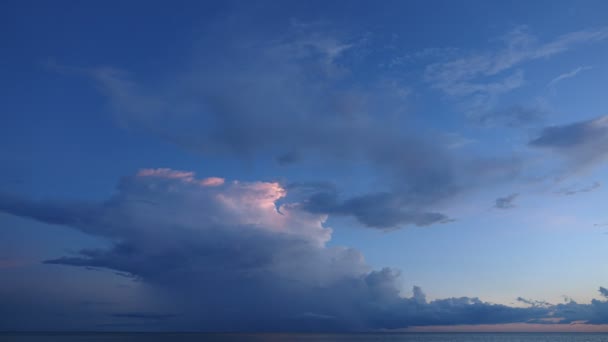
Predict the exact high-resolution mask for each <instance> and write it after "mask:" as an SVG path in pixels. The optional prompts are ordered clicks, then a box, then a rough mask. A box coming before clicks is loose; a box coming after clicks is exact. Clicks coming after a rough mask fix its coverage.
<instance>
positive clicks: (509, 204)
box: [494, 194, 519, 209]
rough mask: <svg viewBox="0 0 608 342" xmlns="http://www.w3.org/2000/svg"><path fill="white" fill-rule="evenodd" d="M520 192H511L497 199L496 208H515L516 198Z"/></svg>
mask: <svg viewBox="0 0 608 342" xmlns="http://www.w3.org/2000/svg"><path fill="white" fill-rule="evenodd" d="M518 196H519V194H511V195H509V196H506V197H500V198H497V199H496V203H495V204H494V208H497V209H512V208H515V200H516V199H517V197H518Z"/></svg>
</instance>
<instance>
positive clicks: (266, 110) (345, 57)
mask: <svg viewBox="0 0 608 342" xmlns="http://www.w3.org/2000/svg"><path fill="white" fill-rule="evenodd" d="M210 25H220V26H221V25H225V24H210ZM231 29H232V30H233V31H234V32H232V31H231V34H219V36H204V37H202V38H201V39H200V42H201V43H200V44H201V46H202V47H204V48H205V49H204V51H205V53H193V56H192V62H191V63H189V64H187V65H186V66H184V69H185V71H184V72H181V73H173V74H168V75H166V76H164V77H158V78H157V79H152V80H150V79H146V81H145V82H144V81H141V80H138V78H137V75H134V74H129V73H128V72H126V71H121V70H117V69H115V68H111V67H99V68H90V69H77V70H78V72H79V73H83V74H86V75H88V76H89V77H91V78H92V79H94V80H95V81H96V82H97V84H98V85H99V88H100V89H101V90H102V92H103V93H104V94H105V95H106V96H107V98H108V102H109V104H110V106H111V108H112V111H113V112H114V113H115V115H116V118H117V121H118V122H119V123H120V125H122V126H124V127H126V128H134V129H138V130H143V131H146V132H148V133H150V134H153V135H155V136H157V137H160V138H162V139H164V140H166V141H170V142H172V143H174V144H177V145H179V146H181V147H184V148H186V149H189V150H195V151H197V152H200V153H203V154H205V155H221V156H230V157H237V158H241V159H243V160H248V159H250V158H253V157H254V156H260V155H264V156H268V157H271V158H273V159H275V160H276V161H277V162H278V163H279V164H280V165H291V164H295V163H308V164H306V166H308V167H311V168H312V169H314V170H317V171H320V172H321V173H322V172H326V171H327V170H331V168H343V167H345V166H347V167H356V168H364V169H366V170H367V169H369V176H368V177H369V179H373V180H379V183H380V184H379V185H378V186H377V187H376V189H375V190H374V191H369V193H362V194H361V193H358V192H357V194H356V195H353V193H355V191H353V190H352V189H351V187H352V185H348V184H336V186H337V187H339V188H340V191H341V192H340V194H339V195H340V196H338V197H339V198H337V199H336V201H334V202H333V203H329V202H327V204H331V206H328V207H326V208H320V207H319V203H317V204H316V205H310V206H308V208H315V211H314V212H315V213H326V214H334V215H348V216H352V217H355V218H356V219H358V220H359V221H360V222H361V223H362V224H363V225H364V226H368V227H372V228H379V229H387V228H390V229H394V228H402V227H404V226H407V225H430V224H434V223H440V222H445V219H446V218H447V216H448V215H447V214H446V213H441V212H438V209H437V208H436V207H437V206H438V204H439V202H442V201H446V200H449V199H450V198H452V197H453V196H454V195H456V194H458V193H460V192H464V191H470V190H474V189H476V188H479V187H481V186H486V185H490V184H496V183H498V182H501V181H504V180H507V179H510V178H512V177H514V175H516V174H517V172H518V171H519V170H518V168H519V167H520V166H521V165H520V163H519V162H518V161H517V160H515V161H514V160H513V159H509V160H500V158H486V157H479V158H476V157H466V158H465V157H462V156H459V155H457V154H456V153H453V152H454V151H453V148H450V147H449V146H446V145H445V144H440V143H438V142H437V139H435V137H433V136H432V135H429V134H425V132H423V131H421V130H419V129H418V127H417V124H416V123H415V120H412V119H411V117H410V115H409V112H408V110H407V109H408V101H409V97H410V89H409V88H408V87H407V86H405V85H403V84H402V83H401V82H399V81H396V80H394V79H391V78H390V77H386V76H377V77H376V76H374V78H373V79H372V80H370V81H369V82H366V83H365V84H360V83H359V82H354V79H355V78H354V76H353V75H354V73H356V72H357V70H356V65H355V66H353V64H352V63H354V62H352V60H353V58H354V56H356V55H357V53H358V48H360V46H361V44H362V43H361V40H360V39H356V38H344V36H343V35H339V34H336V33H333V32H331V31H330V30H325V31H322V32H321V31H320V30H318V28H317V27H316V26H312V29H311V28H310V27H308V26H301V25H295V26H294V27H290V28H288V29H287V30H286V33H281V34H275V35H272V37H268V36H264V38H261V37H258V36H256V34H255V33H251V32H249V31H248V28H247V30H245V31H246V32H241V31H240V30H243V29H242V28H236V29H235V28H231ZM211 31H214V32H227V31H226V30H224V29H223V28H222V29H219V28H218V29H217V30H211ZM62 69H65V68H62ZM68 69H70V70H71V69H74V68H68ZM518 77H519V76H517V75H516V77H515V78H514V79H512V80H510V81H508V82H506V83H507V85H504V86H507V87H508V86H509V85H508V84H511V83H517V82H518V80H517V78H518ZM501 87H503V85H497V86H496V88H497V89H498V88H501ZM178 176H179V175H178ZM186 177H187V176H186ZM374 199H380V201H378V202H377V203H372V201H373V200H374ZM314 201H315V199H310V201H309V202H311V203H312V202H314Z"/></svg>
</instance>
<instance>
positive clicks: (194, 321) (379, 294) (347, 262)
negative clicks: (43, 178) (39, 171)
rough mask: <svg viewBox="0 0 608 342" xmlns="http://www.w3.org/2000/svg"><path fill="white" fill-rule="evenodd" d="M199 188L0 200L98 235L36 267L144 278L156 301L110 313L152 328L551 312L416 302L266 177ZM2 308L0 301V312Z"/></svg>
mask: <svg viewBox="0 0 608 342" xmlns="http://www.w3.org/2000/svg"><path fill="white" fill-rule="evenodd" d="M208 184H209V183H206V182H204V181H202V180H199V179H196V178H195V177H194V175H193V174H192V173H189V172H184V171H174V170H168V169H156V170H142V171H141V172H140V173H139V174H138V176H136V177H126V178H124V179H123V180H122V181H121V182H120V184H119V187H118V192H117V193H116V194H115V195H114V196H113V197H111V198H110V199H108V200H106V201H104V202H101V203H93V204H87V205H81V206H75V207H74V208H71V207H69V204H57V203H61V202H56V201H33V200H29V199H23V198H22V199H20V200H19V202H18V203H16V204H12V202H13V200H14V199H15V198H17V197H14V196H6V195H2V196H0V204H1V205H0V208H1V210H2V211H3V212H6V213H10V214H15V215H19V216H23V217H29V218H32V219H35V220H39V221H42V222H47V223H53V224H62V225H65V226H68V227H71V228H74V229H77V230H80V231H83V232H86V233H87V234H90V235H93V236H98V237H104V238H107V239H109V241H110V242H111V243H112V244H113V246H112V247H110V248H108V249H83V250H81V251H80V252H79V253H78V254H76V255H73V256H64V257H60V258H56V259H54V260H49V261H47V262H46V263H47V264H53V265H67V266H77V267H96V268H106V269H110V270H113V271H116V272H121V273H129V274H132V275H133V276H135V277H136V278H137V279H138V280H139V281H140V282H142V283H145V284H148V285H149V286H152V287H153V288H155V289H156V293H157V296H160V297H161V298H164V299H165V300H164V301H160V302H159V304H158V305H156V307H155V308H150V309H149V310H148V311H134V312H123V313H115V314H114V315H113V317H112V318H115V319H123V318H124V319H129V318H131V319H137V320H140V321H146V322H149V321H154V322H155V323H156V324H155V325H154V329H157V330H158V329H160V330H193V329H194V330H215V331H217V330H225V331H228V330H232V331H269V330H272V331H294V330H297V331H350V330H356V331H360V330H374V329H383V328H388V329H391V328H403V327H407V326H414V325H435V324H440V325H451V324H484V323H509V322H527V321H529V320H533V319H538V318H542V317H546V316H547V315H548V314H549V313H550V312H551V310H552V309H553V307H531V308H514V307H509V306H505V305H498V304H491V303H487V302H483V301H481V300H479V299H477V298H469V297H462V298H448V299H438V300H433V301H427V299H426V296H425V295H424V293H423V292H422V290H421V289H420V288H419V287H415V288H414V289H413V296H412V297H404V296H403V295H402V294H401V290H400V287H399V285H398V284H399V278H400V273H399V272H397V271H395V270H392V269H389V268H384V269H381V270H370V268H369V266H368V265H366V264H365V262H364V259H363V256H362V255H361V253H360V252H358V251H357V250H355V249H352V248H347V247H338V246H334V247H329V246H327V245H326V242H327V241H328V240H329V238H330V235H329V234H330V233H331V230H330V229H329V228H326V227H324V226H323V222H324V218H323V215H316V214H312V213H309V212H306V211H302V210H301V208H300V207H299V204H298V203H289V202H287V203H284V204H281V205H280V206H279V207H278V208H277V207H275V206H276V205H278V204H277V201H278V200H279V199H280V198H282V196H284V195H285V194H284V189H282V188H281V187H280V186H279V185H278V184H277V183H264V182H254V183H224V184H221V185H213V186H210V185H208ZM132 197H136V198H142V199H146V200H149V201H153V202H155V203H158V205H156V206H154V207H150V206H148V205H147V204H145V203H142V202H139V201H131V200H130V199H131V198H132ZM273 203H275V205H273ZM64 206H65V208H62V207H64ZM82 208H86V209H85V210H83V209H82ZM90 208H95V209H96V210H93V211H91V210H90ZM56 209H57V210H56ZM55 211H56V212H55ZM48 212H55V214H53V215H49V214H48ZM41 213H44V215H43V214H41ZM65 215H68V216H69V219H67V218H63V216H65ZM162 303H165V304H162ZM167 303H169V304H167ZM285 303H289V305H285ZM577 308H579V309H580V307H577ZM581 310H582V309H581ZM158 312H160V313H161V314H156V313H158ZM164 313H168V314H164ZM169 313H170V314H169ZM7 314H8V313H7V312H4V311H3V309H2V308H0V317H4V315H7ZM572 317H573V315H570V316H568V317H567V319H573V318H572ZM41 319H42V318H41ZM591 319H594V318H593V317H592V318H591ZM111 324H121V323H120V322H116V321H114V322H111Z"/></svg>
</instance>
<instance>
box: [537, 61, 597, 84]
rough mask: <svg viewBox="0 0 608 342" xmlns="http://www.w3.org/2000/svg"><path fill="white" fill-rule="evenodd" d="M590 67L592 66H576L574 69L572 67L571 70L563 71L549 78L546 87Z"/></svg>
mask: <svg viewBox="0 0 608 342" xmlns="http://www.w3.org/2000/svg"><path fill="white" fill-rule="evenodd" d="M591 69H593V68H592V67H590V66H580V67H578V68H576V69H574V70H572V71H569V72H566V73H563V74H561V75H559V76H557V77H555V78H554V79H552V80H551V82H549V84H548V85H547V86H548V87H554V86H555V85H556V84H557V83H559V82H561V81H563V80H566V79H569V78H572V77H574V76H576V75H578V74H579V73H581V72H583V71H585V70H591Z"/></svg>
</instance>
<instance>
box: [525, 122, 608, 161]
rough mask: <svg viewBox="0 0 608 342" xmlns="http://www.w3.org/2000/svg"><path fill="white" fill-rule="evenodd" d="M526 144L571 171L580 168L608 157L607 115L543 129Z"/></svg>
mask: <svg viewBox="0 0 608 342" xmlns="http://www.w3.org/2000/svg"><path fill="white" fill-rule="evenodd" d="M529 145H530V146H532V147H536V148H540V149H546V150H549V151H552V152H555V153H557V154H558V155H560V156H561V157H563V158H564V160H565V161H566V162H568V166H569V168H570V169H572V170H575V171H576V170H579V169H584V168H586V167H589V166H591V165H594V164H596V163H598V162H602V161H604V160H605V159H606V157H607V156H608V116H601V117H598V118H595V119H591V120H585V121H579V122H574V123H570V124H565V125H557V126H550V127H546V128H544V129H543V130H542V131H541V132H540V135H539V136H538V137H537V138H535V139H533V140H532V141H530V143H529Z"/></svg>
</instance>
